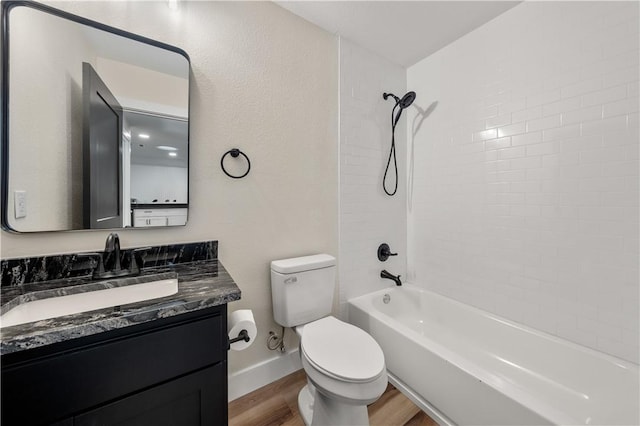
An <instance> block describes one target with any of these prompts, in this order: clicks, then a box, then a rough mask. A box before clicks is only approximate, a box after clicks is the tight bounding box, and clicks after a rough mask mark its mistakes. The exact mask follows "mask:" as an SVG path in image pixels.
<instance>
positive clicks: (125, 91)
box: [96, 53, 189, 117]
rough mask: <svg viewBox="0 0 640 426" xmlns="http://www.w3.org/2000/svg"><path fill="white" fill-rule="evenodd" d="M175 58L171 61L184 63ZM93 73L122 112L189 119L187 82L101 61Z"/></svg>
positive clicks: (115, 62) (147, 70) (179, 78)
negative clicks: (138, 112)
mask: <svg viewBox="0 0 640 426" xmlns="http://www.w3.org/2000/svg"><path fill="white" fill-rule="evenodd" d="M174 55H175V57H173V58H171V60H173V61H185V62H186V59H184V58H183V57H182V56H181V55H180V54H178V53H175V54H174ZM96 70H97V72H98V74H99V75H100V78H102V80H103V81H104V82H105V83H106V85H107V87H109V89H110V90H111V92H112V93H113V94H114V95H115V97H116V98H117V99H118V102H120V105H122V106H123V107H124V108H133V109H139V110H143V111H151V112H156V113H160V114H168V115H175V116H178V117H186V116H187V115H189V80H187V78H181V77H176V76H174V75H171V74H166V73H162V72H158V71H154V70H151V69H147V68H143V67H139V66H135V65H131V64H127V63H124V62H120V61H115V60H112V59H107V58H102V57H98V58H96ZM123 77H124V78H123ZM185 77H186V72H185ZM158 87H162V90H158Z"/></svg>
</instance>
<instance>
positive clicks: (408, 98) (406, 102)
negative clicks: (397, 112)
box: [398, 92, 416, 109]
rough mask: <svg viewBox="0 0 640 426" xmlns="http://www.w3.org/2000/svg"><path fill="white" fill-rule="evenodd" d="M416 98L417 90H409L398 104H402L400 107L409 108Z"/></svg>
mask: <svg viewBox="0 0 640 426" xmlns="http://www.w3.org/2000/svg"><path fill="white" fill-rule="evenodd" d="M415 100H416V92H408V93H407V94H406V95H404V96H403V97H402V99H400V100H399V101H398V104H399V105H400V108H402V109H405V108H409V106H411V104H412V103H413V101H415Z"/></svg>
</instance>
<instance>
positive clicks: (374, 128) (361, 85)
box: [339, 38, 406, 315]
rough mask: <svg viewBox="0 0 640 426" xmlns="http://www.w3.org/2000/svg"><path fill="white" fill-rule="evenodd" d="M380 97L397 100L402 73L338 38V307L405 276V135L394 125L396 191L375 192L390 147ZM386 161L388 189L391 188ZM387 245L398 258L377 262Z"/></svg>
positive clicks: (387, 110) (386, 110)
mask: <svg viewBox="0 0 640 426" xmlns="http://www.w3.org/2000/svg"><path fill="white" fill-rule="evenodd" d="M384 92H392V93H395V94H396V95H397V96H403V95H404V94H405V92H406V71H405V69H404V68H402V67H401V66H398V65H395V64H393V63H391V62H390V61H388V60H386V59H383V58H381V57H379V56H377V55H375V54H373V53H370V52H368V51H367V50H365V49H363V48H361V47H359V46H358V45H356V44H354V43H352V42H349V41H348V40H346V39H344V38H342V39H341V40H340V259H339V260H340V269H339V277H340V279H339V281H340V304H341V311H342V313H343V315H344V313H345V312H344V309H345V306H346V305H345V303H346V301H347V300H348V299H350V298H352V297H356V296H360V295H362V294H365V293H369V292H371V291H375V290H379V289H382V288H385V287H389V286H393V285H395V284H394V283H393V282H392V281H390V280H383V279H382V278H380V271H381V270H382V269H387V270H388V271H389V272H391V273H392V274H394V275H397V274H400V275H402V278H404V277H405V276H406V273H405V272H406V249H405V247H406V209H405V203H406V184H405V182H406V179H405V176H406V150H405V146H406V144H405V141H406V131H405V125H404V120H400V124H399V125H398V126H397V128H396V156H397V160H398V192H397V193H396V195H394V196H393V197H390V196H388V195H386V194H385V193H384V191H383V189H382V177H383V175H384V170H385V166H386V164H387V160H388V157H389V149H390V146H391V110H392V108H393V105H394V103H395V102H394V101H393V100H392V99H391V98H390V99H388V100H386V101H385V100H383V98H382V94H383V93H384ZM394 182H395V177H394V172H393V160H392V164H391V166H390V169H389V174H388V176H387V189H389V190H392V189H393V187H394ZM384 242H386V243H388V244H389V245H390V247H391V250H392V251H393V252H397V253H398V256H397V257H391V258H389V260H387V261H386V262H380V261H379V260H378V258H377V255H376V251H377V248H378V246H379V245H380V244H381V243H384Z"/></svg>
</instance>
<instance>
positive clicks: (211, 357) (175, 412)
mask: <svg viewBox="0 0 640 426" xmlns="http://www.w3.org/2000/svg"><path fill="white" fill-rule="evenodd" d="M226 318H227V316H226V305H221V306H216V307H213V308H208V309H204V310H201V311H197V312H191V313H186V314H182V315H177V316H174V317H171V318H164V319H158V320H155V321H150V322H147V323H144V324H139V325H134V326H130V327H125V328H122V329H117V330H113V331H108V332H104V333H100V334H97V335H93V336H88V337H83V338H79V339H74V340H70V341H66V342H61V343H57V344H54V345H48V346H45V347H42V348H37V349H32V350H27V351H21V352H17V353H15V354H8V355H5V356H3V357H2V425H3V426H9V425H21V426H22V425H48V424H56V425H65V426H66V425H105V426H106V425H137V426H138V425H181V426H183V425H184V426H189V425H194V426H195V425H216V426H218V425H224V424H226V423H227V362H226V360H227V335H226V334H227V333H226V327H227V326H226Z"/></svg>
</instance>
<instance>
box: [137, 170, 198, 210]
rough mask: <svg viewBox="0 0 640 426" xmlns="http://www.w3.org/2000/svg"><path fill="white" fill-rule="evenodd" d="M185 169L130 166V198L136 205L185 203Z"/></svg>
mask: <svg viewBox="0 0 640 426" xmlns="http://www.w3.org/2000/svg"><path fill="white" fill-rule="evenodd" d="M186 181H187V168H186V167H167V166H148V165H144V164H131V198H136V199H137V201H138V203H141V204H150V203H152V202H153V200H158V201H157V202H158V203H164V202H165V200H167V199H168V200H169V202H170V203H173V202H174V201H173V200H176V203H186V202H187V185H185V182H186Z"/></svg>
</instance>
